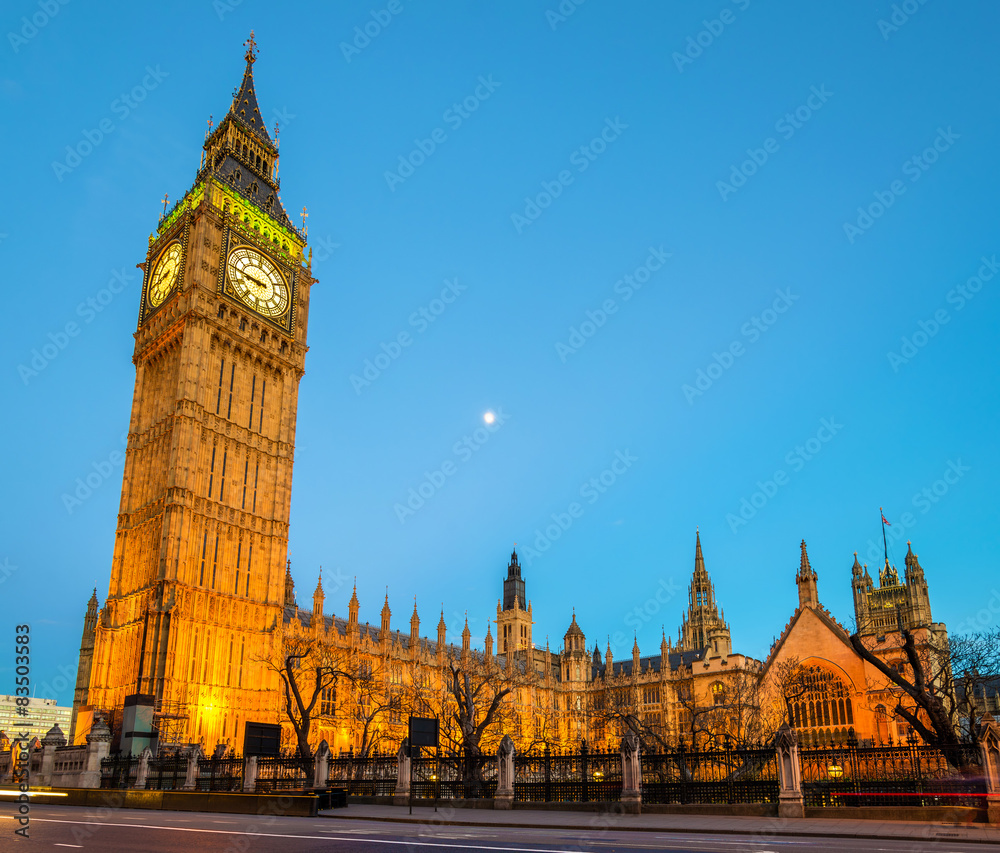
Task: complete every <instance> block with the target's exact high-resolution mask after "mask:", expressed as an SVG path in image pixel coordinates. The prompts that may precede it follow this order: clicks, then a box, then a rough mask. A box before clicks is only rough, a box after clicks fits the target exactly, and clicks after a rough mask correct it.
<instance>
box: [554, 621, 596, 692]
mask: <svg viewBox="0 0 1000 853" xmlns="http://www.w3.org/2000/svg"><path fill="white" fill-rule="evenodd" d="M560 658H561V661H560V664H561V668H562V678H563V681H569V682H580V681H589V680H590V661H589V660H588V655H587V638H586V637H585V636H584V633H583V630H582V629H581V628H580V626H579V625H578V624H577V622H576V611H575V610H574V611H573V619H572V621H571V622H570V623H569V628H567V629H566V633H565V634H564V635H563V650H562V654H561V655H560Z"/></svg>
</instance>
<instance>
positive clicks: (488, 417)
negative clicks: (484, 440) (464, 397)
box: [483, 412, 497, 424]
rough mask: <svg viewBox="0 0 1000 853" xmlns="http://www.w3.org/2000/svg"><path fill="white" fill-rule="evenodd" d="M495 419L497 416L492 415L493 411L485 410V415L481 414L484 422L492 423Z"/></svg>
mask: <svg viewBox="0 0 1000 853" xmlns="http://www.w3.org/2000/svg"><path fill="white" fill-rule="evenodd" d="M496 419H497V416H496V415H494V414H493V412H487V413H486V414H485V415H483V420H484V421H486V423H488V424H491V423H493V421H495V420H496Z"/></svg>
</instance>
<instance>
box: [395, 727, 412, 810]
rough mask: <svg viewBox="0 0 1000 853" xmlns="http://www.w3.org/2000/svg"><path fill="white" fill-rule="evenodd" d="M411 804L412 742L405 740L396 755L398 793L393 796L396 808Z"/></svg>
mask: <svg viewBox="0 0 1000 853" xmlns="http://www.w3.org/2000/svg"><path fill="white" fill-rule="evenodd" d="M409 802H410V741H409V740H408V739H404V740H403V742H402V743H401V744H400V745H399V752H397V753H396V791H395V793H394V794H393V795H392V804H393V805H394V806H405V805H407V804H408V803H409Z"/></svg>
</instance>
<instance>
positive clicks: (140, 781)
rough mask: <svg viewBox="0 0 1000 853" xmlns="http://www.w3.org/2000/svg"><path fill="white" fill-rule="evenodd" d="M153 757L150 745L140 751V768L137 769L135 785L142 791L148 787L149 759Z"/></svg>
mask: <svg viewBox="0 0 1000 853" xmlns="http://www.w3.org/2000/svg"><path fill="white" fill-rule="evenodd" d="M152 757H153V753H152V751H151V750H150V748H149V747H148V746H147V747H145V748H144V749H143V750H142V752H140V753H139V769H138V770H136V773H135V785H133V787H134V788H138V789H139V790H140V791H144V790H145V789H146V779H147V778H148V777H149V759H151V758H152Z"/></svg>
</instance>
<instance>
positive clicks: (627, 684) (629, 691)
mask: <svg viewBox="0 0 1000 853" xmlns="http://www.w3.org/2000/svg"><path fill="white" fill-rule="evenodd" d="M647 690H655V691H657V692H658V693H659V694H660V695H659V696H657V697H656V698H657V700H658V703H659V704H660V707H661V708H663V707H665V706H666V704H667V696H666V695H665V694H666V685H661V684H659V683H658V682H650V683H646V684H644V683H635V682H633V681H632V679H631V678H630V677H629V676H625V677H622V678H618V677H615V678H611V679H609V680H608V683H607V684H606V687H605V689H604V690H603V691H602V692H601V693H600V694H598V695H597V696H595V697H594V699H593V701H592V703H591V714H592V719H593V720H594V721H595V722H596V723H598V724H599V725H604V726H610V727H611V728H612V729H613V731H614V732H615V734H616V735H618V736H619V737H623V736H624V735H625V733H626V732H632V733H633V734H634V735H635V736H636V737H637V738H639V744H640V745H641V747H642V749H643V750H644V751H649V752H660V751H663V750H666V749H669V748H670V741H671V739H672V738H671V731H670V726H669V724H668V722H667V720H666V716H665V714H664V713H663V712H662V711H659V712H653V711H643V709H642V706H643V705H644V704H656V703H652V702H650V703H646V702H644V701H643V699H644V698H645V696H644V691H647ZM654 715H655V716H654Z"/></svg>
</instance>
